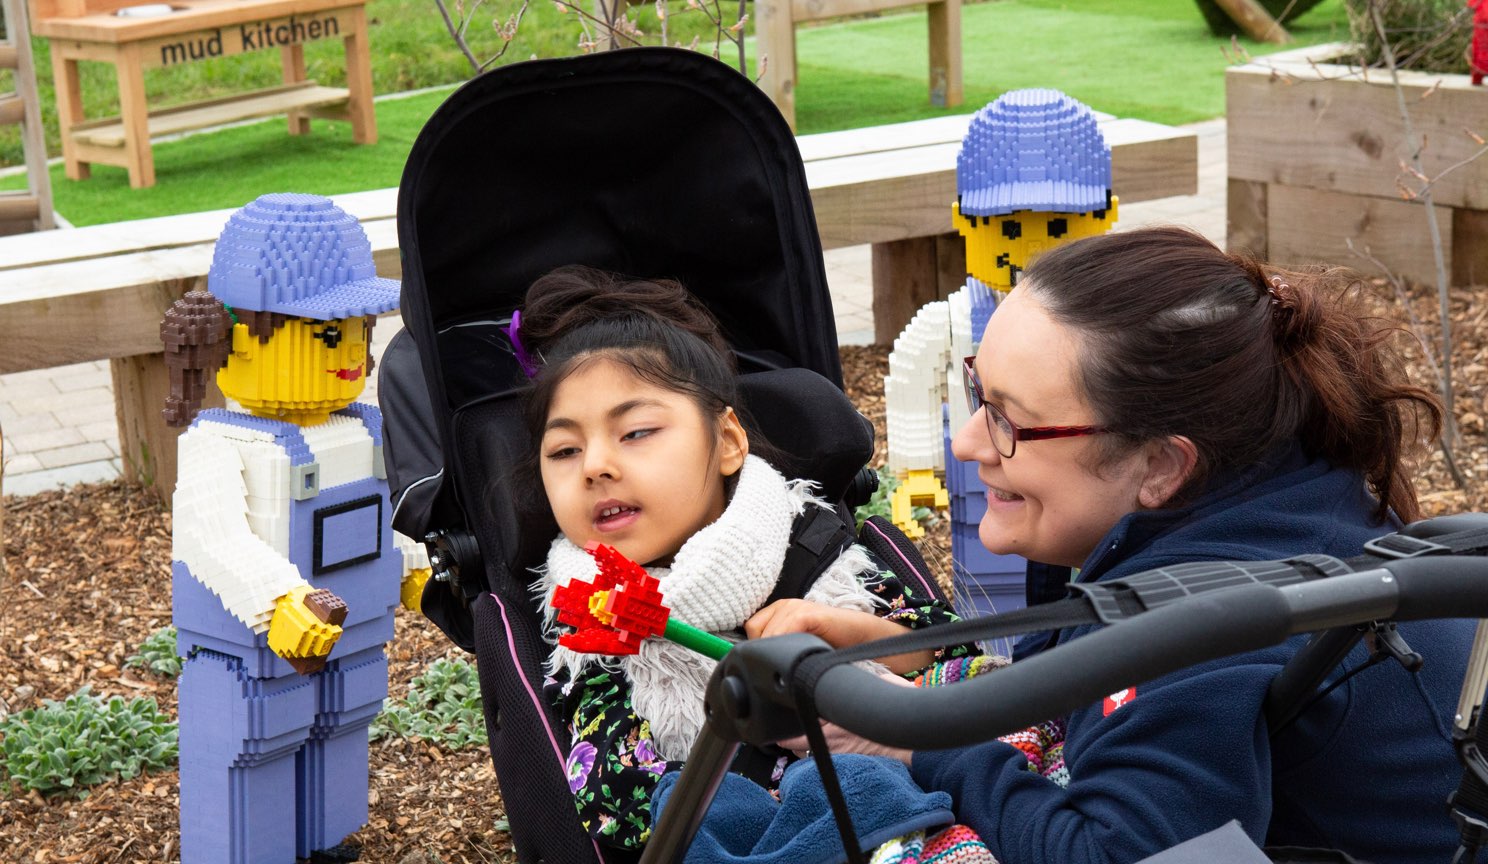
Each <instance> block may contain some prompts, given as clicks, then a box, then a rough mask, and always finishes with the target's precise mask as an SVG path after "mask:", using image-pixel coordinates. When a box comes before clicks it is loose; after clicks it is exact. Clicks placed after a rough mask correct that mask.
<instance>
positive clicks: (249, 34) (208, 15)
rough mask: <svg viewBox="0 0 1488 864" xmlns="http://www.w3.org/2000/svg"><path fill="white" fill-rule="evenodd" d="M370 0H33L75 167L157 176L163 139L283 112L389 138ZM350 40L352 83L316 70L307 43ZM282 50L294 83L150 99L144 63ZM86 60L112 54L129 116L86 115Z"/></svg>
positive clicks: (147, 182)
mask: <svg viewBox="0 0 1488 864" xmlns="http://www.w3.org/2000/svg"><path fill="white" fill-rule="evenodd" d="M365 2H366V0H174V2H172V3H170V7H171V9H172V10H173V11H171V12H170V13H169V14H163V15H158V16H154V17H130V16H126V15H120V14H117V13H118V11H119V10H121V9H125V8H127V7H131V6H133V5H135V0H31V19H32V30H33V32H34V33H35V34H36V35H37V36H45V37H46V38H48V39H50V40H51V46H52V71H53V74H54V76H55V80H56V87H57V116H58V123H59V125H60V127H61V133H62V157H63V160H64V162H65V163H66V169H67V176H68V177H70V178H71V179H73V180H81V179H85V178H86V177H88V175H89V165H90V164H91V163H94V162H97V163H100V164H104V165H119V166H122V167H124V168H126V169H128V171H129V185H130V186H132V187H134V188H136V189H138V188H141V187H145V186H153V185H155V157H154V154H153V152H152V151H151V148H150V140H151V138H156V137H159V136H162V135H168V134H172V133H176V132H185V131H187V130H191V129H201V128H205V127H208V126H217V125H221V124H224V123H230V122H233V121H235V120H245V119H252V118H257V117H266V116H272V115H275V114H287V115H289V134H291V135H303V134H305V133H307V132H309V131H310V118H312V117H318V118H324V119H330V120H346V121H349V122H350V123H351V125H352V137H353V139H354V140H355V141H356V142H357V143H358V144H375V143H377V121H376V118H375V116H374V115H373V110H372V64H371V56H370V52H369V50H368V45H367V15H366V10H365V8H364V4H365ZM320 39H341V40H342V41H343V42H344V44H345V48H346V81H347V86H346V87H345V88H332V87H320V86H316V84H315V82H313V81H307V80H306V79H305V43H306V42H313V41H316V40H320ZM270 48H278V49H279V51H280V55H281V56H280V59H281V64H282V67H283V74H284V86H282V87H274V88H270V89H266V90H256V91H251V92H247V93H239V94H235V95H233V96H229V97H225V98H220V99H212V100H208V101H205V102H197V103H192V104H188V105H177V106H173V107H170V108H165V109H161V110H157V111H151V110H149V107H148V105H147V104H146V102H145V79H144V70H146V69H156V68H164V67H170V66H177V65H180V64H182V63H191V62H195V61H198V60H205V59H208V58H212V57H226V56H230V55H233V54H242V53H245V52H248V51H261V50H265V49H270ZM79 60H96V61H100V62H104V63H112V64H113V65H114V68H115V71H116V73H117V76H118V82H119V106H120V110H119V116H118V117H110V118H105V119H96V120H88V119H87V118H85V117H84V115H83V102H82V82H81V79H80V78H79V77H78V61H79Z"/></svg>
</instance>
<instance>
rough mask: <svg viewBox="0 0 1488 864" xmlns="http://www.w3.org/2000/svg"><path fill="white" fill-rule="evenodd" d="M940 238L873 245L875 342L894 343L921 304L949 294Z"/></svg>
mask: <svg viewBox="0 0 1488 864" xmlns="http://www.w3.org/2000/svg"><path fill="white" fill-rule="evenodd" d="M938 239H939V238H937V237H912V238H910V239H908V240H894V241H891V242H889V243H874V244H873V341H874V342H875V343H876V344H879V345H892V344H893V343H894V340H895V339H896V338H898V336H899V333H900V332H901V331H903V330H904V326H905V325H906V324H908V323H909V319H911V318H913V317H914V314H915V312H917V311H919V308H920V307H921V306H924V305H925V304H926V303H929V302H930V301H932V300H940V299H943V298H944V297H945V296H946V295H945V294H943V293H941V279H940V267H939V261H940V259H939V255H938V252H937V245H938V244H937V242H936V241H937V240H938ZM957 239H958V240H959V239H960V238H959V237H958V238H957ZM962 280H963V281H964V280H965V276H964V275H963V276H962Z"/></svg>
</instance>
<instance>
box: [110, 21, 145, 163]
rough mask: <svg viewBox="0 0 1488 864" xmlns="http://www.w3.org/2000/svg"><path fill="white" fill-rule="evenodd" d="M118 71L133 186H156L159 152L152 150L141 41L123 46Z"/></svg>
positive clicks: (120, 117)
mask: <svg viewBox="0 0 1488 864" xmlns="http://www.w3.org/2000/svg"><path fill="white" fill-rule="evenodd" d="M114 70H115V71H116V72H117V73H118V78H119V119H120V120H122V121H123V123H124V161H125V162H126V163H127V164H128V168H129V187H130V188H131V189H144V188H146V187H148V186H154V185H155V153H154V151H152V150H151V149H150V108H149V106H148V105H147V104H146V102H145V69H144V67H143V66H142V65H141V63H140V46H139V44H138V43H134V44H129V45H124V46H121V47H120V48H119V55H118V59H117V60H116V61H115V62H114Z"/></svg>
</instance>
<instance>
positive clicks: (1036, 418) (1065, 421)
mask: <svg viewBox="0 0 1488 864" xmlns="http://www.w3.org/2000/svg"><path fill="white" fill-rule="evenodd" d="M1078 356H1079V344H1078V341H1077V339H1076V336H1075V334H1074V332H1073V331H1071V330H1070V329H1069V328H1067V327H1065V326H1064V325H1061V324H1059V323H1057V322H1055V321H1054V319H1052V318H1051V317H1049V314H1048V313H1047V312H1045V311H1044V308H1043V306H1042V305H1040V304H1039V303H1038V301H1037V300H1036V299H1035V298H1034V297H1032V296H1030V294H1029V291H1028V290H1027V289H1026V288H1018V289H1016V290H1014V291H1013V292H1012V293H1011V294H1009V295H1008V298H1007V300H1006V301H1005V302H1004V303H1002V304H1001V305H1000V306H998V308H997V311H996V312H995V313H994V314H993V315H992V318H991V320H990V321H989V322H988V324H987V332H986V333H985V334H984V335H983V336H982V342H981V348H980V350H978V351H977V356H976V364H975V365H976V371H977V376H978V377H979V378H980V379H981V381H982V387H983V390H984V392H983V393H982V398H983V399H984V400H986V401H988V402H991V403H994V404H996V405H997V406H998V407H1000V408H1001V409H1002V410H1003V411H1004V412H1005V413H1006V414H1007V416H1008V419H1010V420H1012V422H1013V423H1014V424H1016V425H1018V426H1019V427H1030V428H1031V427H1034V426H1087V425H1088V426H1093V425H1098V424H1099V422H1100V418H1098V417H1096V416H1095V412H1094V410H1093V409H1092V408H1091V407H1090V405H1089V403H1088V402H1087V401H1086V400H1085V397H1084V396H1083V394H1082V393H1081V390H1080V387H1079V386H1078V384H1077V374H1078ZM986 413H987V412H986V409H985V408H983V409H982V410H979V411H977V413H976V414H974V415H972V417H971V419H970V420H968V421H967V422H966V425H964V426H962V427H961V430H960V431H959V432H957V433H956V437H955V438H954V439H953V440H952V441H951V451H952V452H953V453H954V454H955V456H956V458H957V459H960V460H961V461H963V462H973V461H974V462H976V463H977V465H978V470H977V476H978V477H980V478H981V480H982V482H983V483H985V484H986V485H987V514H986V515H985V516H983V517H982V522H981V525H980V527H979V529H978V534H979V536H980V539H981V541H982V545H984V546H986V547H987V548H988V549H989V550H991V551H992V552H996V553H999V554H1017V555H1022V556H1024V557H1025V558H1030V559H1032V560H1035V561H1040V562H1043V563H1046V564H1063V565H1066V566H1070V567H1078V566H1080V565H1081V564H1082V563H1083V562H1084V560H1085V558H1086V556H1088V555H1089V554H1090V552H1091V551H1092V550H1093V549H1094V548H1095V545H1096V544H1097V543H1098V542H1100V540H1101V538H1102V537H1103V536H1105V534H1106V532H1107V531H1109V530H1110V529H1111V527H1112V526H1114V525H1115V524H1116V522H1117V520H1119V519H1120V518H1121V517H1122V516H1124V515H1126V514H1127V513H1130V512H1132V511H1134V510H1138V509H1141V502H1140V500H1139V494H1141V492H1142V490H1143V483H1144V482H1147V481H1148V479H1149V472H1148V458H1147V455H1146V453H1145V451H1143V450H1138V451H1137V452H1135V453H1132V454H1131V455H1129V456H1127V457H1124V458H1123V459H1121V460H1119V461H1118V462H1116V463H1115V464H1111V465H1106V466H1103V467H1102V468H1101V470H1100V473H1099V474H1097V473H1095V472H1094V471H1093V470H1091V469H1090V468H1089V467H1087V466H1089V465H1094V464H1095V458H1094V457H1095V455H1096V453H1095V452H1094V448H1097V447H1099V446H1101V442H1100V441H1099V440H1098V439H1099V438H1100V437H1101V436H1098V435H1092V436H1087V437H1079V438H1052V439H1045V440H1037V441H1019V442H1018V444H1017V448H1016V449H1015V451H1014V453H1013V457H1012V458H1011V459H1006V458H1003V457H1002V456H1001V455H1000V454H999V453H998V452H997V448H996V447H995V446H994V445H993V443H992V437H991V435H990V434H989V432H988V430H987V417H986Z"/></svg>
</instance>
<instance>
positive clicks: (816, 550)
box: [765, 505, 856, 606]
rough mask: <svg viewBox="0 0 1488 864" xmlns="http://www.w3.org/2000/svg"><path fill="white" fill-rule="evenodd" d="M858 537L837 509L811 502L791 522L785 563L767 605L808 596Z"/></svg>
mask: <svg viewBox="0 0 1488 864" xmlns="http://www.w3.org/2000/svg"><path fill="white" fill-rule="evenodd" d="M855 539H856V538H855V537H854V535H853V532H852V531H851V530H849V529H848V527H847V525H846V524H845V523H844V522H843V521H842V518H841V517H840V516H838V515H837V511H836V510H832V509H828V508H826V507H814V506H809V505H808V506H807V507H806V512H804V513H802V514H801V515H800V516H797V517H796V521H795V522H793V523H791V536H790V546H789V547H787V548H786V551H785V564H783V565H782V566H781V568H780V578H779V579H778V580H776V582H775V590H774V591H771V592H770V596H769V597H768V598H766V599H765V605H766V606H768V605H770V604H771V603H774V602H775V601H776V600H785V599H788V598H799V597H805V596H806V592H808V591H810V590H811V586H812V585H815V584H816V580H817V579H818V578H820V577H821V574H822V573H824V572H826V569H827V568H828V567H830V566H832V563H833V562H835V561H836V560H837V556H839V555H841V554H842V553H843V552H845V551H846V550H847V548H848V547H849V546H851V545H852V544H853V541H854V540H855Z"/></svg>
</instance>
